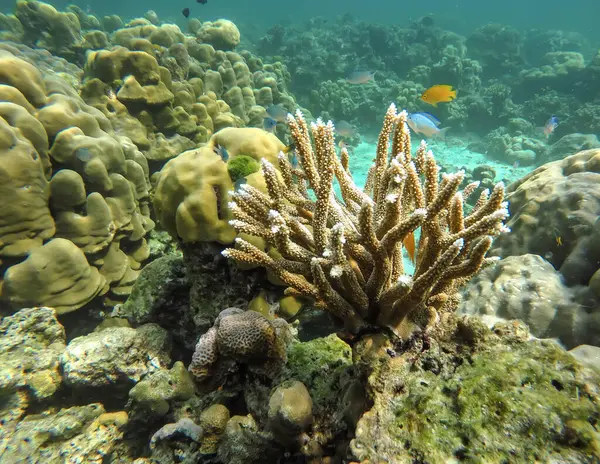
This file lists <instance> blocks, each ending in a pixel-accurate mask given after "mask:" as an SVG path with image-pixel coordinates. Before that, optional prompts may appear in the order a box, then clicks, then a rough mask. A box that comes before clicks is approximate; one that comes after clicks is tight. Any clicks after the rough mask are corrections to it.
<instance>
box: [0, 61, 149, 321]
mask: <svg viewBox="0 0 600 464" xmlns="http://www.w3.org/2000/svg"><path fill="white" fill-rule="evenodd" d="M13 53H16V55H15V54H13ZM19 55H20V52H19V50H17V49H11V51H6V50H4V51H1V52H0V64H1V68H2V70H3V71H2V72H0V81H1V82H2V83H3V84H5V85H3V86H2V95H3V99H4V102H3V103H2V105H1V107H2V108H1V109H0V114H1V118H2V119H1V121H0V123H1V124H0V125H1V130H2V133H3V134H4V136H3V140H4V143H3V144H2V147H1V148H0V158H2V159H3V162H2V163H1V166H2V167H1V168H0V178H1V179H2V182H1V186H0V192H1V195H2V198H3V199H5V201H3V202H2V205H1V206H0V218H1V219H0V259H1V262H2V268H1V271H2V272H3V273H4V278H3V280H4V282H3V285H2V289H1V290H0V292H1V296H2V299H3V301H5V302H7V303H8V305H9V306H10V307H12V308H13V309H19V308H22V307H24V306H31V305H52V306H53V307H55V308H56V309H57V311H58V312H60V313H64V312H69V311H73V310H75V309H78V308H80V307H81V306H83V305H85V304H87V303H88V302H90V301H91V300H92V299H93V298H95V297H96V296H99V295H104V297H103V298H104V302H105V304H110V303H111V302H113V301H115V300H119V299H124V298H125V297H126V296H127V295H128V294H129V291H130V290H131V285H132V284H133V281H135V278H136V276H137V273H138V271H139V269H140V267H141V265H142V263H143V262H144V261H145V260H146V259H147V257H148V249H147V243H146V240H145V235H146V233H147V232H148V231H149V230H151V229H152V228H153V227H154V223H153V221H152V220H151V219H150V217H149V216H150V213H149V209H148V201H149V188H150V183H149V179H148V175H149V171H148V164H147V161H146V159H145V158H144V156H143V155H142V154H141V153H140V152H139V151H138V150H136V149H135V146H134V145H133V144H132V143H131V142H130V141H129V139H127V138H125V137H116V136H115V135H114V134H113V132H112V128H111V126H110V123H109V121H108V119H107V118H105V117H104V116H103V115H102V114H101V113H99V112H98V111H97V110H96V109H94V108H92V107H90V106H88V105H86V104H85V103H84V102H83V100H81V98H80V97H79V96H78V95H77V93H76V92H75V91H74V90H73V89H72V88H71V87H70V86H69V84H68V83H67V82H65V81H64V80H62V79H61V78H59V77H57V76H55V75H51V74H48V75H43V74H41V73H40V72H39V71H38V70H37V69H36V68H35V67H34V66H33V65H31V64H29V63H28V62H26V61H24V60H22V59H21V58H20V57H19ZM23 206H26V207H23ZM25 258H26V259H25ZM41 269H45V270H46V272H40V270H41Z"/></svg>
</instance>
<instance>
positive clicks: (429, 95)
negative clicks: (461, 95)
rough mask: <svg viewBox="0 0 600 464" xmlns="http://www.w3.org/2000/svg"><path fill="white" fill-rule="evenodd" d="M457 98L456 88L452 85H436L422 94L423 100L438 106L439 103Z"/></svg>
mask: <svg viewBox="0 0 600 464" xmlns="http://www.w3.org/2000/svg"><path fill="white" fill-rule="evenodd" d="M455 98H456V90H454V89H453V88H452V86H451V85H434V86H433V87H429V88H428V89H427V90H426V91H425V92H423V95H421V100H423V101H424V102H425V103H429V104H430V105H433V106H437V104H438V103H444V102H450V101H452V100H454V99H455Z"/></svg>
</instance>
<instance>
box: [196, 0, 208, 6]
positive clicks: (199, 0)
mask: <svg viewBox="0 0 600 464" xmlns="http://www.w3.org/2000/svg"><path fill="white" fill-rule="evenodd" d="M196 2H198V3H201V4H202V5H206V4H207V3H208V0H196Z"/></svg>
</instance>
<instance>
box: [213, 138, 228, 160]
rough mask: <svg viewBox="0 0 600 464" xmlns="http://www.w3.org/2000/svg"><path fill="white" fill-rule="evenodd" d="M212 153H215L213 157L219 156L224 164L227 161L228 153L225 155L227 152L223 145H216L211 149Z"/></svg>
mask: <svg viewBox="0 0 600 464" xmlns="http://www.w3.org/2000/svg"><path fill="white" fill-rule="evenodd" d="M213 151H214V152H215V155H219V156H220V157H221V159H222V160H223V161H224V162H227V161H229V153H227V150H226V149H225V147H224V146H223V145H219V144H218V143H217V145H216V146H215V148H213Z"/></svg>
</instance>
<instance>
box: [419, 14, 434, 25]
mask: <svg viewBox="0 0 600 464" xmlns="http://www.w3.org/2000/svg"><path fill="white" fill-rule="evenodd" d="M420 21H421V26H424V27H433V25H434V24H435V23H434V21H433V18H432V17H431V16H423V17H422V18H421V20H420Z"/></svg>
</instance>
